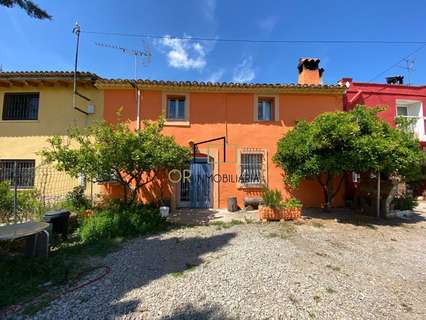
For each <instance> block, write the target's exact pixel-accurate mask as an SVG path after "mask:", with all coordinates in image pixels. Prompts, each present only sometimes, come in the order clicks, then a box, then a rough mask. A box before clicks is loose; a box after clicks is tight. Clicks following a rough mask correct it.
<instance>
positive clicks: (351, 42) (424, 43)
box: [81, 30, 426, 45]
mask: <svg viewBox="0 0 426 320" xmlns="http://www.w3.org/2000/svg"><path fill="white" fill-rule="evenodd" d="M81 33H87V34H97V35H104V36H117V37H133V38H150V39H179V40H188V41H216V42H244V43H277V44H279V43H289V44H309V43H324V44H399V45H416V44H417V45H426V41H388V40H286V39H275V40H274V39H273V40H259V39H233V38H211V37H191V36H169V35H163V36H161V35H154V34H137V33H121V32H103V31H83V30H81Z"/></svg>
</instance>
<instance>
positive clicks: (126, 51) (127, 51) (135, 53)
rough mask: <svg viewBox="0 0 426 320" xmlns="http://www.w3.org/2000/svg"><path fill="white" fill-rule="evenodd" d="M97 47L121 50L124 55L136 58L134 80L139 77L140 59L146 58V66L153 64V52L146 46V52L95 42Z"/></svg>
mask: <svg viewBox="0 0 426 320" xmlns="http://www.w3.org/2000/svg"><path fill="white" fill-rule="evenodd" d="M95 45H96V46H98V47H102V48H110V49H115V50H119V51H121V52H122V53H124V54H128V55H130V56H133V57H134V79H135V80H136V79H137V77H138V59H139V58H141V57H142V58H144V61H143V62H144V64H145V65H147V64H149V63H150V62H151V50H150V48H149V47H147V46H145V49H144V50H137V49H128V48H124V47H121V46H118V45H114V44H109V43H102V42H95Z"/></svg>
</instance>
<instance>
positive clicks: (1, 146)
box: [0, 85, 104, 193]
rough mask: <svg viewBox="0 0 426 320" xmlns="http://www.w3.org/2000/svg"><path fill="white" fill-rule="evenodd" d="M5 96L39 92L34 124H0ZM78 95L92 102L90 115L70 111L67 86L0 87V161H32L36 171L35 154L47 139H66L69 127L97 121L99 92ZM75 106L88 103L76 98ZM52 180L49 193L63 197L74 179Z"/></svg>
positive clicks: (100, 112)
mask: <svg viewBox="0 0 426 320" xmlns="http://www.w3.org/2000/svg"><path fill="white" fill-rule="evenodd" d="M8 92H39V94H40V98H39V110H38V120H22V121H13V120H12V121H11V120H1V113H2V112H3V100H4V94H5V93H8ZM79 92H80V93H82V94H83V95H84V96H86V97H89V98H90V99H92V101H93V103H94V105H95V113H94V114H92V115H85V114H83V113H81V112H78V111H77V110H74V109H73V106H72V87H71V86H59V85H55V86H53V87H43V86H38V87H29V86H24V87H0V111H1V112H0V159H14V160H15V159H16V160H18V159H22V160H27V159H28V160H30V159H31V160H32V159H34V160H35V161H36V168H37V167H40V165H41V158H40V156H39V155H37V152H39V151H41V150H42V149H43V148H45V147H47V146H48V143H47V139H48V138H49V137H51V136H53V135H60V136H66V135H67V132H68V129H70V128H72V127H85V126H88V125H90V124H92V123H93V122H94V121H98V120H101V119H102V117H103V105H104V98H103V92H102V90H99V89H96V88H79ZM77 104H78V105H79V106H81V107H82V109H83V107H84V108H86V107H87V104H88V102H86V101H85V100H83V99H81V98H78V99H77ZM38 172H39V171H38V169H36V185H37V181H40V177H39V176H37V174H38ZM40 172H41V170H40ZM43 172H45V171H43ZM49 172H51V170H49ZM53 176H54V177H53V178H52V179H53V180H51V182H49V186H48V187H49V188H52V189H56V190H52V192H56V193H64V192H67V191H68V189H70V186H71V188H72V185H75V184H76V181H75V179H70V178H68V177H67V176H66V175H65V174H63V173H60V174H57V175H53ZM55 179H56V181H55ZM47 192H48V191H47ZM48 193H50V192H48Z"/></svg>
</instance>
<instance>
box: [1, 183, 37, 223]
mask: <svg viewBox="0 0 426 320" xmlns="http://www.w3.org/2000/svg"><path fill="white" fill-rule="evenodd" d="M16 200H17V215H18V219H19V220H20V221H22V220H25V219H26V218H30V217H32V218H37V217H39V216H40V213H41V212H42V209H43V205H42V203H41V201H40V193H39V192H38V191H37V190H34V189H29V190H18V193H17V196H16ZM11 218H13V190H12V189H10V183H9V181H1V182H0V221H2V222H9V220H10V219H11Z"/></svg>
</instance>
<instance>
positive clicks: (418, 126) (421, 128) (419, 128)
mask: <svg viewBox="0 0 426 320" xmlns="http://www.w3.org/2000/svg"><path fill="white" fill-rule="evenodd" d="M399 107H405V108H406V109H407V115H406V116H402V115H401V116H400V115H398V108H399ZM410 107H411V108H418V110H415V115H414V114H410V113H413V112H412V110H410ZM397 117H401V118H406V119H417V121H416V123H415V125H414V128H413V132H414V134H416V136H417V137H418V138H419V140H420V141H426V135H425V125H424V119H425V117H424V116H423V103H422V101H419V100H405V99H397V100H396V101H395V118H397Z"/></svg>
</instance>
